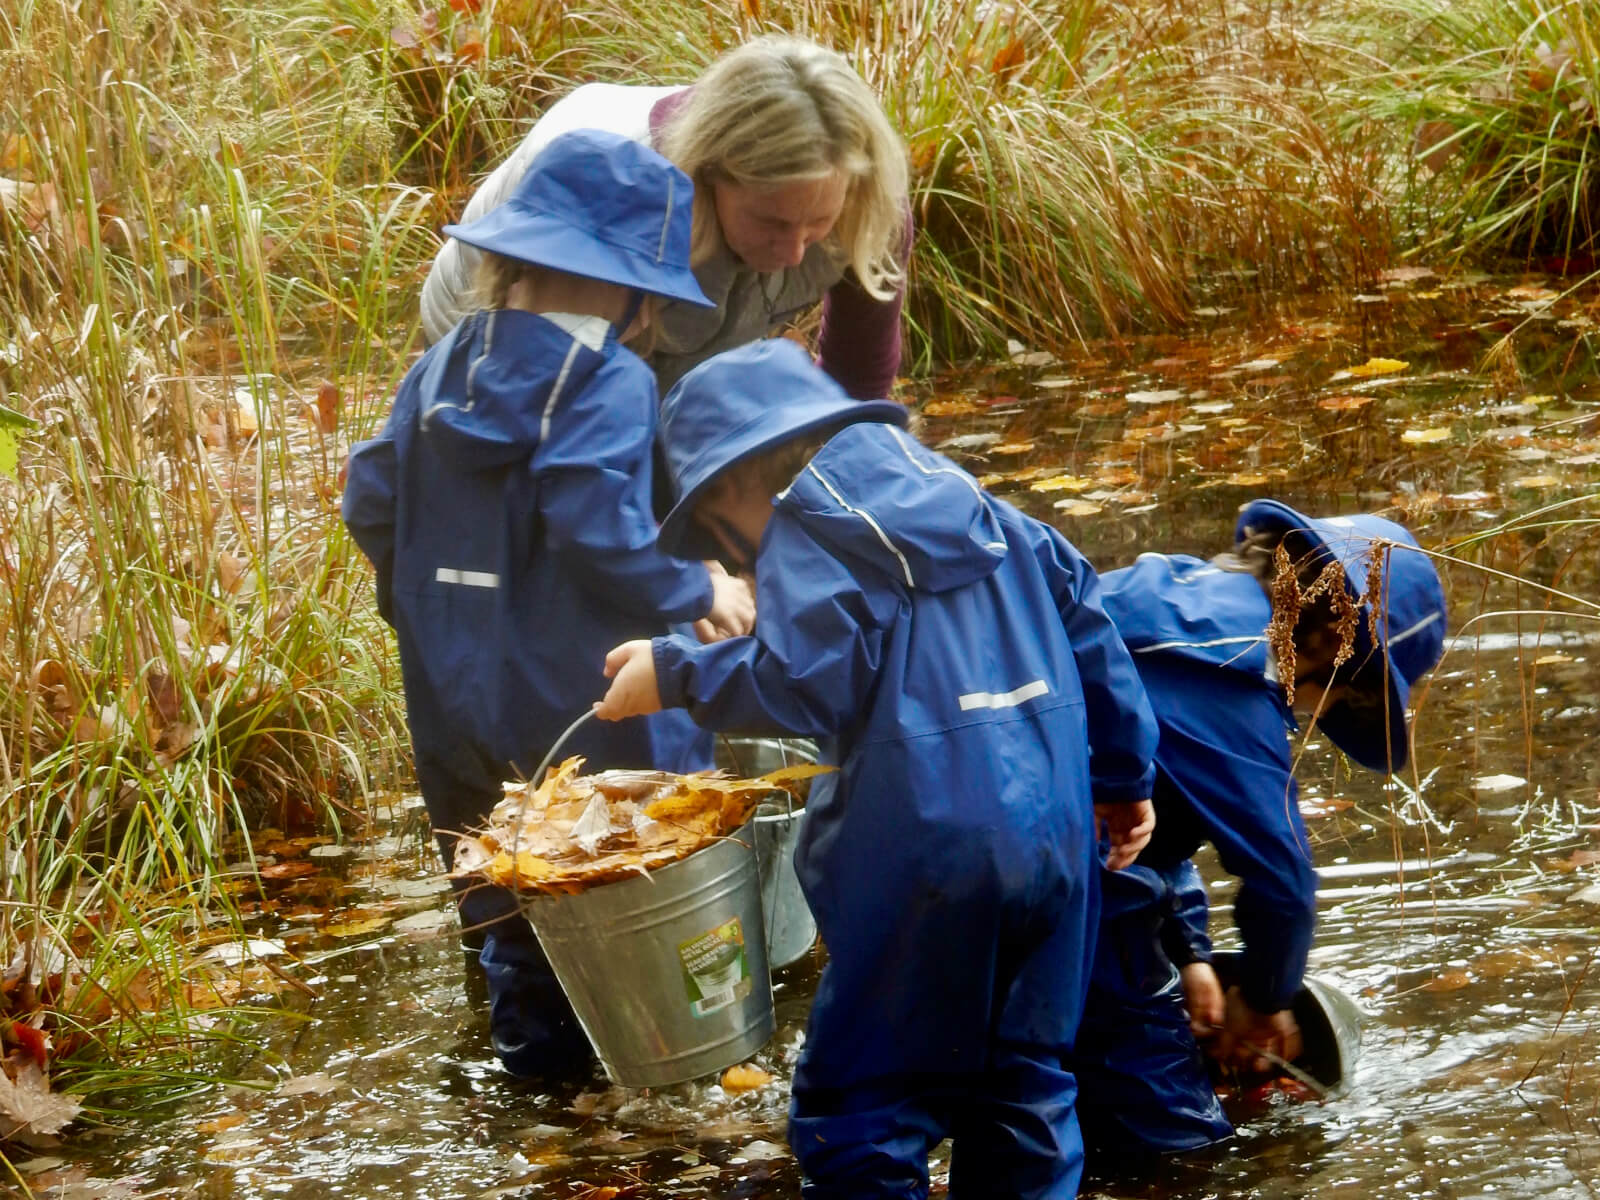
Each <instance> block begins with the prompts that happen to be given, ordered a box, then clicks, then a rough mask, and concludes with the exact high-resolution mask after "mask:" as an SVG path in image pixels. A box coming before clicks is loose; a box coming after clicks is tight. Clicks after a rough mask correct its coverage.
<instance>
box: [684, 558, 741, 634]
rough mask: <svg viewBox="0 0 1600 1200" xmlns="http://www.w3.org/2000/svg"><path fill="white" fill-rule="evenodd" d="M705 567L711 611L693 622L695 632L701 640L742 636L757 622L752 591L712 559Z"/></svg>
mask: <svg viewBox="0 0 1600 1200" xmlns="http://www.w3.org/2000/svg"><path fill="white" fill-rule="evenodd" d="M706 569H707V570H708V571H710V572H711V611H710V612H709V613H707V614H706V615H705V616H703V617H701V618H700V619H699V620H698V621H696V622H695V623H694V633H695V636H696V637H698V638H699V639H700V640H701V641H702V642H720V641H721V640H722V639H723V638H730V637H743V636H744V635H745V634H747V633H749V632H750V631H751V630H752V629H754V628H755V625H756V597H755V593H754V592H752V591H751V590H750V585H749V584H748V583H746V582H745V581H744V580H743V579H741V578H739V577H738V576H735V575H729V574H728V572H727V570H726V569H725V568H724V567H723V565H722V564H721V563H719V562H716V561H715V560H712V561H708V562H707V563H706Z"/></svg>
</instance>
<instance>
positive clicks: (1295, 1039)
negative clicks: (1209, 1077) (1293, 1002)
mask: <svg viewBox="0 0 1600 1200" xmlns="http://www.w3.org/2000/svg"><path fill="white" fill-rule="evenodd" d="M1300 1050H1301V1043H1300V1026H1299V1025H1298V1024H1297V1023H1296V1022H1295V1019H1294V1013H1293V1012H1291V1011H1290V1010H1289V1009H1287V1008H1285V1009H1281V1010H1279V1011H1278V1012H1275V1013H1260V1012H1257V1011H1256V1010H1255V1009H1253V1008H1251V1007H1250V1005H1249V1004H1247V1003H1245V999H1244V996H1243V994H1242V993H1241V992H1240V991H1239V989H1238V988H1236V987H1231V988H1229V989H1228V994H1227V995H1226V996H1225V997H1224V998H1223V1017H1222V1030H1221V1032H1220V1033H1218V1035H1217V1039H1216V1041H1215V1043H1213V1045H1212V1047H1211V1056H1212V1057H1213V1058H1215V1059H1218V1060H1220V1061H1222V1062H1225V1063H1232V1064H1233V1065H1234V1066H1236V1067H1238V1068H1240V1069H1241V1070H1248V1071H1255V1072H1256V1073H1258V1074H1261V1073H1264V1072H1267V1071H1270V1070H1272V1069H1273V1068H1274V1067H1275V1066H1277V1064H1276V1063H1274V1062H1273V1061H1272V1060H1271V1059H1269V1058H1267V1057H1265V1055H1263V1054H1262V1051H1266V1052H1267V1053H1268V1054H1271V1055H1272V1056H1273V1057H1274V1058H1281V1059H1283V1060H1284V1061H1285V1062H1293V1061H1294V1060H1295V1059H1297V1058H1299V1057H1300Z"/></svg>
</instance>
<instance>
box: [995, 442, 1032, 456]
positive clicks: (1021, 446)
mask: <svg viewBox="0 0 1600 1200" xmlns="http://www.w3.org/2000/svg"><path fill="white" fill-rule="evenodd" d="M1032 449H1033V443H1032V442H1002V443H1000V445H998V446H990V447H989V453H990V454H1003V455H1013V454H1026V453H1028V452H1029V451H1030V450H1032Z"/></svg>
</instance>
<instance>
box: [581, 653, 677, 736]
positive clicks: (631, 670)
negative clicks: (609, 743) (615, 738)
mask: <svg viewBox="0 0 1600 1200" xmlns="http://www.w3.org/2000/svg"><path fill="white" fill-rule="evenodd" d="M606 678H607V679H609V680H611V687H610V688H609V689H607V691H606V694H605V698H604V699H602V700H597V701H596V702H595V706H594V715H595V716H597V717H599V718H600V719H601V720H602V721H620V720H622V719H623V718H624V717H643V716H647V715H648V714H650V713H653V712H660V711H661V690H660V688H658V687H657V686H656V658H655V655H654V654H653V653H651V650H650V642H649V641H648V640H645V639H641V640H640V641H636V642H623V643H622V645H620V646H618V647H617V648H616V649H614V650H612V651H611V653H610V654H608V655H606Z"/></svg>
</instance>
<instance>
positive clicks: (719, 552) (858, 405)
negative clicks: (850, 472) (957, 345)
mask: <svg viewBox="0 0 1600 1200" xmlns="http://www.w3.org/2000/svg"><path fill="white" fill-rule="evenodd" d="M807 407H809V408H814V409H815V410H816V411H815V412H813V413H809V414H808V413H807V412H806V411H805V410H804V409H800V411H795V409H794V408H791V409H789V410H787V411H786V412H785V414H784V415H785V418H786V419H785V421H784V423H783V425H782V427H781V428H778V427H775V428H774V430H773V432H772V434H771V435H770V436H768V437H765V438H760V439H758V440H755V441H750V442H746V441H744V440H743V439H744V438H745V437H746V435H747V431H748V430H749V428H750V426H751V425H753V424H755V423H756V422H757V421H761V420H766V419H767V416H766V414H763V415H762V416H760V417H757V418H754V419H753V420H751V421H749V422H746V423H745V424H744V425H743V426H740V427H739V428H737V429H732V430H729V431H728V433H727V434H726V436H724V437H723V438H721V439H719V441H718V445H717V447H713V452H714V451H715V450H716V449H717V448H719V447H723V446H729V445H737V446H738V447H739V452H738V454H737V455H732V456H729V457H727V458H726V459H725V460H723V461H720V462H717V463H714V464H709V465H706V466H705V468H704V469H703V470H702V471H699V472H696V474H698V475H699V476H700V477H699V478H698V479H697V480H696V481H695V483H693V484H692V485H691V486H690V487H689V489H688V490H687V491H685V492H684V493H683V495H681V496H680V497H678V501H677V503H676V504H674V505H673V506H672V511H671V512H669V513H668V514H667V515H666V518H665V519H664V520H663V521H662V522H661V530H660V532H659V533H658V534H657V535H656V544H657V545H658V546H659V547H660V548H661V550H662V551H663V552H665V553H667V554H670V555H672V556H674V557H675V558H721V557H722V556H723V553H724V551H723V548H722V546H721V544H720V543H719V542H718V541H717V540H716V538H714V537H713V536H712V535H711V534H710V533H708V532H707V531H706V529H705V528H704V527H703V526H702V525H700V523H699V522H698V521H696V520H695V519H694V510H695V508H696V507H697V506H698V505H699V503H700V501H701V500H702V499H703V498H704V497H705V495H706V492H707V491H708V490H709V489H710V487H711V485H712V484H714V483H715V482H716V481H717V479H718V478H719V477H720V476H721V475H722V473H723V472H724V471H726V470H727V469H728V468H729V467H731V466H733V465H734V463H737V462H743V461H744V460H745V459H747V458H751V457H753V456H754V455H757V454H764V453H766V452H767V451H768V450H772V449H775V448H776V447H778V446H781V445H783V444H784V443H785V442H792V441H794V440H795V439H796V438H801V437H804V436H806V435H807V434H809V433H816V432H819V431H821V430H825V429H826V430H829V431H830V432H829V435H830V436H832V434H833V433H837V432H838V431H839V430H841V429H843V428H844V427H845V426H846V425H854V424H856V423H858V422H860V421H878V422H881V423H883V424H889V425H899V426H900V427H901V428H904V427H905V425H906V424H907V422H908V421H909V420H910V416H911V414H910V413H909V412H908V411H907V410H906V407H905V406H904V405H903V404H897V403H895V402H894V401H893V400H853V401H850V402H849V404H848V407H846V406H843V405H841V404H840V403H839V402H838V401H837V400H835V399H833V398H831V397H830V398H829V399H827V400H825V401H815V402H813V403H811V404H809V405H807ZM791 414H792V416H791Z"/></svg>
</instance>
